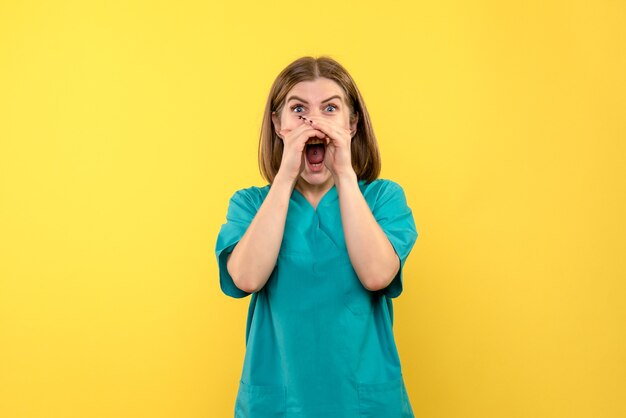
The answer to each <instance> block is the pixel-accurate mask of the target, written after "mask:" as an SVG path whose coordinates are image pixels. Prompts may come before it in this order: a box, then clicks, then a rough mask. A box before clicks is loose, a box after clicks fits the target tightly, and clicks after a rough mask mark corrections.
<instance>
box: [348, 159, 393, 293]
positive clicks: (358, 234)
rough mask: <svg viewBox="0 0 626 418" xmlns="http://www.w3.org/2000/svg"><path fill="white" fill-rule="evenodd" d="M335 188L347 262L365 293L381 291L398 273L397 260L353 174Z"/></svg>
mask: <svg viewBox="0 0 626 418" xmlns="http://www.w3.org/2000/svg"><path fill="white" fill-rule="evenodd" d="M336 184H337V191H338V194H339V205H340V209H341V223H342V225H343V231H344V236H345V239H346V247H347V248H348V254H349V256H350V262H351V263H352V266H353V267H354V270H355V271H356V274H357V276H358V277H359V279H360V280H361V283H362V284H363V286H364V287H365V288H366V289H368V290H371V291H375V290H380V289H384V288H385V287H387V286H388V285H389V284H390V283H391V281H392V280H393V278H394V277H395V275H396V274H397V273H398V270H399V269H400V259H399V258H398V255H397V254H396V252H395V250H394V249H393V246H392V245H391V242H389V239H388V238H387V236H386V235H385V233H384V232H383V230H382V229H381V227H380V225H378V222H376V219H375V218H374V215H373V214H372V211H371V210H370V208H369V206H368V204H367V202H366V201H365V198H364V197H363V194H362V193H361V190H360V189H359V184H358V179H357V177H356V174H355V173H354V172H353V171H351V172H350V173H349V174H345V175H343V176H341V177H339V178H337V179H336Z"/></svg>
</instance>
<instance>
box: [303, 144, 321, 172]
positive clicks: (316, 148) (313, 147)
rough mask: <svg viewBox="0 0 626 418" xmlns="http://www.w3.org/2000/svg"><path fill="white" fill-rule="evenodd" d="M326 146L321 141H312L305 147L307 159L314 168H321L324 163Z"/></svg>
mask: <svg viewBox="0 0 626 418" xmlns="http://www.w3.org/2000/svg"><path fill="white" fill-rule="evenodd" d="M325 152H326V144H325V143H324V142H323V141H322V140H320V139H317V140H312V141H311V142H307V143H306V145H305V153H306V159H307V161H308V162H309V164H310V165H311V167H313V168H318V167H321V166H322V164H323V163H324V154H325Z"/></svg>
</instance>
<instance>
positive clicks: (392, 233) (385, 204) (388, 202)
mask: <svg viewBox="0 0 626 418" xmlns="http://www.w3.org/2000/svg"><path fill="white" fill-rule="evenodd" d="M373 215H374V218H375V219H376V221H377V222H378V224H379V225H380V227H381V229H382V230H383V232H384V233H385V234H386V235H387V238H388V239H389V242H390V243H391V245H392V246H393V249H394V251H395V252H396V254H397V255H398V258H399V259H400V269H399V270H398V273H397V274H396V276H395V277H394V278H393V280H392V281H391V283H390V284H389V285H388V286H387V287H386V288H384V289H382V290H381V292H382V293H383V294H384V295H385V296H387V297H389V298H395V297H398V296H400V294H401V293H402V288H403V270H404V264H405V262H406V259H407V257H408V256H409V253H410V252H411V249H412V248H413V245H414V244H415V241H416V240H417V235H418V233H417V230H416V228H415V220H414V219H413V212H412V210H411V208H409V206H408V205H407V201H406V197H405V195H404V190H403V189H402V187H401V186H400V185H399V184H398V183H395V182H393V181H389V184H388V185H387V186H386V187H385V189H384V190H383V191H382V192H381V196H380V197H379V198H378V199H377V202H376V206H375V209H374V213H373Z"/></svg>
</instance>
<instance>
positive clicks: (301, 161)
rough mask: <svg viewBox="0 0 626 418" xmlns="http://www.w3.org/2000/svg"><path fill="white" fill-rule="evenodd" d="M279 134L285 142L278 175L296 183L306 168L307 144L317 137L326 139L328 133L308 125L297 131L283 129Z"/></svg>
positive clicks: (301, 126)
mask: <svg viewBox="0 0 626 418" xmlns="http://www.w3.org/2000/svg"><path fill="white" fill-rule="evenodd" d="M279 133H280V135H279V136H280V137H281V139H282V140H283V156H282V160H281V162H280V167H279V168H278V173H277V174H276V175H277V176H278V175H279V174H280V175H281V176H286V177H287V178H289V179H290V180H293V181H294V182H295V181H297V180H298V177H300V174H301V173H302V172H303V171H304V169H305V168H306V161H305V158H306V152H305V144H306V142H307V141H308V140H309V139H310V138H313V137H315V136H316V137H318V138H320V139H324V138H325V137H326V133H324V132H322V131H320V130H319V129H315V128H311V126H309V125H307V124H306V123H302V125H300V126H298V127H297V128H295V129H282V130H280V131H279Z"/></svg>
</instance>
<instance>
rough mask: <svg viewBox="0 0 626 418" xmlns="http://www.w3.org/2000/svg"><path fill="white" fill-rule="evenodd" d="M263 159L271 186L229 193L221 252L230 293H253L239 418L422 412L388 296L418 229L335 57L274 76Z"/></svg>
mask: <svg viewBox="0 0 626 418" xmlns="http://www.w3.org/2000/svg"><path fill="white" fill-rule="evenodd" d="M259 163H260V170H261V174H262V175H263V176H264V178H265V179H267V181H268V183H269V184H267V185H266V186H264V187H255V186H252V187H249V188H244V189H240V190H237V191H236V192H235V193H234V194H233V196H232V197H231V199H230V202H229V206H228V211H227V215H226V221H227V222H226V223H225V224H223V225H222V226H221V229H220V231H219V234H218V237H217V243H216V248H215V252H216V256H217V260H218V265H219V276H220V287H221V289H222V291H223V292H224V293H225V294H226V295H228V296H232V297H235V298H241V297H245V296H247V295H250V294H252V297H251V299H250V306H249V309H248V318H247V324H246V354H245V359H244V365H243V371H242V374H241V379H240V382H239V390H238V393H237V398H236V401H235V417H239V418H270V417H287V418H289V417H293V418H296V417H297V418H305V417H306V418H309V417H312V418H352V417H354V418H357V417H359V418H363V417H372V418H374V417H375V418H409V417H413V416H414V415H413V411H412V408H411V404H410V401H409V399H408V395H407V392H406V388H405V385H404V380H403V375H402V370H401V364H400V359H399V356H398V351H397V349H396V345H395V341H394V336H393V330H392V325H393V306H392V301H391V298H395V297H397V296H399V295H400V293H401V292H402V269H403V267H404V264H405V261H406V259H407V257H408V255H409V253H410V251H411V249H412V247H413V245H414V243H415V241H416V239H417V231H416V228H415V223H414V219H413V215H412V211H411V209H410V208H409V207H408V205H407V202H406V198H405V195H404V191H403V189H402V187H401V186H400V185H399V184H398V183H396V182H394V181H392V180H387V179H378V178H377V177H378V175H379V172H380V165H381V162H380V156H379V152H378V146H377V143H376V137H375V135H374V131H373V128H372V124H371V122H370V118H369V114H368V112H367V109H366V107H365V103H364V101H363V98H362V97H361V94H360V92H359V90H358V89H357V87H356V84H355V83H354V81H353V79H352V77H351V76H350V75H349V74H348V72H347V71H346V70H345V69H344V68H343V67H342V66H341V65H340V64H339V63H338V62H336V61H335V60H333V59H331V58H329V57H319V58H313V57H303V58H300V59H298V60H296V61H294V62H293V63H291V64H290V65H288V66H287V67H286V68H285V69H284V70H283V71H282V72H281V73H280V74H279V75H278V77H277V78H276V80H275V81H274V84H273V85H272V88H271V91H270V94H269V98H268V100H267V104H266V108H265V116H264V119H263V126H262V131H261V138H260V142H259Z"/></svg>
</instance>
